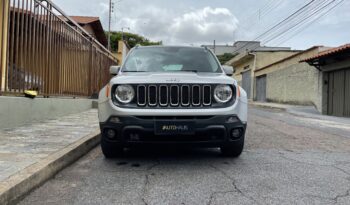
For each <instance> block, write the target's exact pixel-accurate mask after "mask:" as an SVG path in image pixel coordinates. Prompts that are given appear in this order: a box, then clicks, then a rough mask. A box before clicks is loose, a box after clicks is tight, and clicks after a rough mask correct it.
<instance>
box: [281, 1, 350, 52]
mask: <svg viewBox="0 0 350 205" xmlns="http://www.w3.org/2000/svg"><path fill="white" fill-rule="evenodd" d="M344 1H345V0H341V1H340V2H338V3H337V4H335V5H334V6H332V7H331V8H330V9H328V10H327V11H325V12H324V13H322V14H321V15H319V16H317V17H316V18H315V19H313V20H311V21H309V22H306V23H304V24H303V25H302V26H301V27H299V28H298V29H295V32H294V33H293V34H292V35H291V36H289V37H288V38H285V39H283V40H282V41H280V42H279V43H278V44H277V46H280V45H281V44H283V43H286V42H288V41H289V40H291V39H292V38H293V37H295V36H297V35H298V34H300V32H301V31H302V30H304V29H306V28H308V27H309V26H311V25H312V24H314V23H315V22H316V21H317V20H319V19H320V18H322V17H324V16H326V15H327V14H329V12H331V11H332V10H333V9H335V8H336V7H338V6H339V5H340V4H342V3H344Z"/></svg>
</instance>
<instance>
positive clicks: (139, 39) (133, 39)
mask: <svg viewBox="0 0 350 205" xmlns="http://www.w3.org/2000/svg"><path fill="white" fill-rule="evenodd" d="M106 35H107V36H108V32H106ZM123 36H124V37H123V38H124V40H125V41H126V42H127V43H128V44H129V46H130V48H133V47H135V46H136V45H138V44H139V45H142V46H150V45H162V41H156V42H154V41H150V40H149V39H147V38H145V37H143V36H141V35H138V34H134V33H128V32H124V33H123ZM121 39H122V32H121V31H117V32H111V49H112V52H117V51H118V41H120V40H121Z"/></svg>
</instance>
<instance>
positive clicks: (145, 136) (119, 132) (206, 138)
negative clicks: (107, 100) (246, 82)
mask: <svg viewBox="0 0 350 205" xmlns="http://www.w3.org/2000/svg"><path fill="white" fill-rule="evenodd" d="M157 121H166V122H174V123H176V122H183V121H186V122H191V125H192V126H193V133H191V134H181V133H178V132H174V133H170V134H169V133H168V134H166V135H158V134H156V131H155V130H156V128H155V127H156V126H155V124H156V122H157ZM246 126H247V125H246V124H245V123H243V122H242V121H241V120H240V119H239V118H238V117H237V116H235V115H220V116H198V117H192V116H191V117H188V116H187V117H186V116H178V117H174V116H173V117H165V116H161V117H149V116H144V117H139V116H128V117H126V116H123V117H111V118H109V120H108V121H107V122H106V123H100V128H101V133H102V140H104V141H105V142H108V143H112V144H121V145H123V146H126V147H128V146H131V145H138V144H160V143H162V144H186V145H199V146H205V147H219V146H222V145H225V144H227V143H230V142H235V141H239V140H244V135H245V131H246ZM110 129H112V130H113V131H114V132H115V133H116V136H115V137H114V138H110V137H108V130H110ZM234 129H236V130H238V131H239V136H238V137H237V135H236V137H233V136H232V131H233V130H234Z"/></svg>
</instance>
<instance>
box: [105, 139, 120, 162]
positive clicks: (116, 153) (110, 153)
mask: <svg viewBox="0 0 350 205" xmlns="http://www.w3.org/2000/svg"><path fill="white" fill-rule="evenodd" d="M101 149H102V153H103V155H104V156H105V157H106V158H107V159H111V158H116V157H120V156H122V155H123V152H124V147H123V146H121V145H115V144H112V143H109V142H106V141H105V140H103V139H102V140H101Z"/></svg>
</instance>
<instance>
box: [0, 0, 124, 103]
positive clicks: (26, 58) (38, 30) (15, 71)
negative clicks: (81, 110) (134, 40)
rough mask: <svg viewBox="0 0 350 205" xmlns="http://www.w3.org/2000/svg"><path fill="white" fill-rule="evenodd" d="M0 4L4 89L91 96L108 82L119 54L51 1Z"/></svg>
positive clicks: (0, 92) (21, 0)
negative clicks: (92, 35) (91, 34)
mask: <svg viewBox="0 0 350 205" xmlns="http://www.w3.org/2000/svg"><path fill="white" fill-rule="evenodd" d="M6 1H9V2H6ZM6 3H8V4H9V5H6ZM0 4H2V6H0V10H1V8H2V9H3V10H2V11H1V13H0V21H2V23H1V24H0V26H2V27H3V28H1V29H2V32H3V34H1V35H0V39H1V38H5V39H6V41H3V43H0V46H1V47H3V48H5V49H1V50H2V53H0V54H5V55H1V56H5V57H3V58H1V62H2V65H3V66H2V67H1V70H0V71H1V72H0V75H1V76H0V80H1V82H0V84H1V85H2V86H1V89H0V95H6V94H10V95H21V94H22V93H23V92H24V90H28V89H31V90H33V89H34V90H38V91H39V95H42V96H91V95H93V94H96V93H98V90H99V89H100V88H101V87H102V86H103V85H105V84H106V83H107V82H108V80H109V78H110V75H109V71H108V70H109V66H110V65H113V64H117V61H116V59H115V58H114V57H113V56H112V54H111V53H110V52H109V51H108V50H106V48H105V47H104V46H102V45H101V44H100V43H98V41H97V40H95V39H94V38H93V37H91V36H90V34H88V33H87V32H86V31H85V30H84V29H83V28H81V27H80V26H79V25H78V24H77V23H75V22H74V21H73V20H71V19H70V18H69V17H68V16H67V15H65V14H64V13H63V12H62V11H61V10H60V9H59V8H58V7H57V6H56V5H54V4H53V3H52V2H51V1H49V0H47V1H42V0H0ZM5 32H6V33H5ZM0 33H1V32H0ZM6 34H7V35H6ZM1 36H3V37H1Z"/></svg>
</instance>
